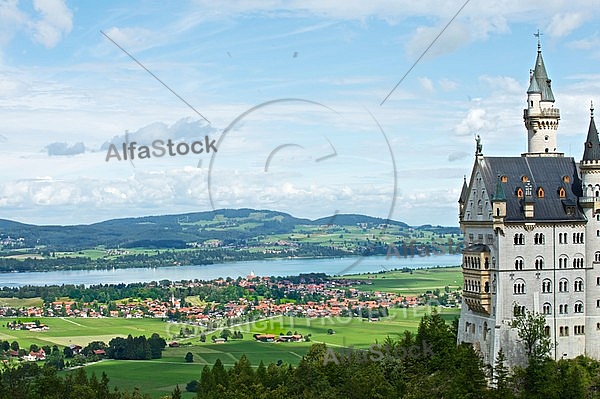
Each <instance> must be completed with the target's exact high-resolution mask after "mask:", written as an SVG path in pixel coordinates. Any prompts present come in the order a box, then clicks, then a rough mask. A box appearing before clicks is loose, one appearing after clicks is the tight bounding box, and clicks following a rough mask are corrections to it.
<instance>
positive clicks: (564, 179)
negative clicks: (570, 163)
mask: <svg viewBox="0 0 600 399" xmlns="http://www.w3.org/2000/svg"><path fill="white" fill-rule="evenodd" d="M562 181H563V182H564V183H570V182H571V178H570V177H569V176H566V175H565V176H563V178H562Z"/></svg>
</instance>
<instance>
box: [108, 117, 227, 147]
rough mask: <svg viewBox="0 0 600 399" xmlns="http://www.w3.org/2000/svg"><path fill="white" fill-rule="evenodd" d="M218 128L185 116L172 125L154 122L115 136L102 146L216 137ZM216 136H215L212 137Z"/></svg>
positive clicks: (147, 143)
mask: <svg viewBox="0 0 600 399" xmlns="http://www.w3.org/2000/svg"><path fill="white" fill-rule="evenodd" d="M216 132H217V129H216V128H214V127H212V126H210V125H208V124H207V123H206V122H205V121H203V120H192V119H191V118H183V119H180V120H178V121H177V122H175V123H174V124H172V125H171V126H169V125H167V124H166V123H163V122H154V123H151V124H149V125H146V126H144V127H142V128H141V129H138V130H136V131H135V132H131V133H128V134H127V137H126V136H125V135H124V134H123V135H119V136H115V137H113V138H112V139H110V140H109V141H106V142H105V143H104V144H102V146H101V147H100V150H101V151H106V150H108V148H109V146H110V145H111V144H117V145H118V144H121V143H125V142H132V141H136V142H137V143H140V144H146V145H149V144H150V143H152V141H154V140H157V139H160V140H163V141H167V140H168V139H171V140H173V141H177V140H193V139H199V138H203V137H204V136H206V135H208V136H211V138H214V139H216V138H217V136H216ZM212 136H214V137H212Z"/></svg>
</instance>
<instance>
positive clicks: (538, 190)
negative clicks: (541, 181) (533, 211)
mask: <svg viewBox="0 0 600 399" xmlns="http://www.w3.org/2000/svg"><path fill="white" fill-rule="evenodd" d="M537 196H538V198H544V189H543V188H541V187H539V188H538V189H537Z"/></svg>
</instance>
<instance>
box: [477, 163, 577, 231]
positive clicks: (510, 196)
mask: <svg viewBox="0 0 600 399" xmlns="http://www.w3.org/2000/svg"><path fill="white" fill-rule="evenodd" d="M479 162H480V166H481V174H482V178H483V183H484V185H485V188H486V190H487V192H488V193H494V192H495V191H496V184H497V181H498V180H497V176H498V175H500V176H506V177H507V178H508V180H507V182H506V183H500V184H502V189H503V191H504V193H505V194H506V219H505V221H507V222H511V221H513V222H523V221H525V216H524V213H523V204H524V200H525V199H524V198H518V197H517V195H516V192H517V189H518V188H522V189H523V191H525V183H524V182H523V181H522V178H523V176H527V178H528V179H529V181H530V182H531V184H532V192H533V197H532V199H533V201H534V218H533V219H532V220H534V221H566V220H571V221H578V220H581V221H584V220H586V219H585V216H584V215H583V213H582V211H581V209H579V207H578V206H577V199H578V197H581V195H582V192H581V180H580V179H579V176H578V174H577V165H576V164H575V161H574V159H573V158H572V157H483V159H481V161H479ZM564 176H568V178H569V183H565V182H564V181H563V177H564ZM539 187H542V189H543V190H544V197H543V198H539V197H538V195H537V191H538V188H539ZM560 188H564V189H565V194H566V195H565V198H560V196H559V190H560ZM567 206H569V207H573V206H575V211H574V212H573V213H571V214H568V213H567V211H566V208H567ZM528 220H529V219H528Z"/></svg>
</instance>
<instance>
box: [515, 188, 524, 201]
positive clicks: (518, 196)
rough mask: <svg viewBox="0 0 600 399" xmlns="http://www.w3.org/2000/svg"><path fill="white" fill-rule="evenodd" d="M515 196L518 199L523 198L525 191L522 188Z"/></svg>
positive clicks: (518, 189)
mask: <svg viewBox="0 0 600 399" xmlns="http://www.w3.org/2000/svg"><path fill="white" fill-rule="evenodd" d="M515 195H516V196H517V198H523V189H522V188H521V187H519V188H517V191H515Z"/></svg>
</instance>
